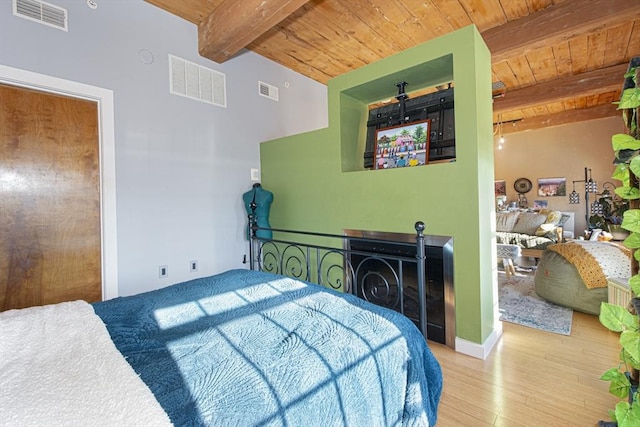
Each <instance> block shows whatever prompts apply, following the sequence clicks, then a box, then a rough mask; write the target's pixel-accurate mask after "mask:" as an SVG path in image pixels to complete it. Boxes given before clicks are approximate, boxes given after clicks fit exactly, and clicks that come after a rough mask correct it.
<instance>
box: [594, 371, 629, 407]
mask: <svg viewBox="0 0 640 427" xmlns="http://www.w3.org/2000/svg"><path fill="white" fill-rule="evenodd" d="M600 379H601V380H604V381H609V382H610V384H609V393H611V394H613V395H614V396H616V397H619V398H620V399H624V398H625V397H627V396H629V390H631V383H630V382H629V379H628V378H627V377H626V376H625V375H624V374H623V373H622V372H620V371H619V370H618V369H617V368H611V369H609V370H608V371H607V372H605V373H604V374H602V376H601V377H600Z"/></svg>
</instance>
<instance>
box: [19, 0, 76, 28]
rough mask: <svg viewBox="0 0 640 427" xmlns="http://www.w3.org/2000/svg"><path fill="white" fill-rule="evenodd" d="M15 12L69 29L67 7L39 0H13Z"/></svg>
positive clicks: (42, 22)
mask: <svg viewBox="0 0 640 427" xmlns="http://www.w3.org/2000/svg"><path fill="white" fill-rule="evenodd" d="M13 14H14V15H15V16H19V17H20V18H24V19H28V20H30V21H35V22H39V23H41V24H44V25H48V26H49V27H54V28H57V29H59V30H63V31H67V19H68V16H67V9H63V8H61V7H59V6H54V5H52V4H50V3H45V2H43V1H37V0H13Z"/></svg>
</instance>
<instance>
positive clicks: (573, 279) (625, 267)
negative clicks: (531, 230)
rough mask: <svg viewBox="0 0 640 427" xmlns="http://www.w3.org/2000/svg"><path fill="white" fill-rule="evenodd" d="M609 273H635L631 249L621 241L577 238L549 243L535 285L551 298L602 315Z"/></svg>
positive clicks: (536, 289)
mask: <svg viewBox="0 0 640 427" xmlns="http://www.w3.org/2000/svg"><path fill="white" fill-rule="evenodd" d="M608 277H616V278H628V277H631V251H630V250H629V249H627V248H625V247H624V246H622V244H618V243H612V242H601V241H587V240H583V241H581V240H574V241H571V242H569V243H559V244H555V245H551V246H548V247H547V249H546V250H545V251H544V252H543V254H542V257H541V258H540V262H539V263H538V266H537V268H536V273H535V277H534V286H535V292H536V294H537V295H538V296H540V297H542V298H544V299H546V300H548V301H550V302H553V303H555V304H558V305H562V306H565V307H569V308H572V309H574V310H577V311H581V312H583V313H588V314H594V315H598V314H599V313H600V304H601V303H602V302H606V301H607V300H608V295H607V283H608V281H607V278H608Z"/></svg>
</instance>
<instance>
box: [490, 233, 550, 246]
mask: <svg viewBox="0 0 640 427" xmlns="http://www.w3.org/2000/svg"><path fill="white" fill-rule="evenodd" d="M496 243H500V244H504V245H518V246H520V247H521V248H523V249H545V248H546V247H547V246H549V245H552V244H554V243H555V240H552V239H549V238H547V237H540V236H532V235H530V234H520V233H505V232H500V231H498V232H496Z"/></svg>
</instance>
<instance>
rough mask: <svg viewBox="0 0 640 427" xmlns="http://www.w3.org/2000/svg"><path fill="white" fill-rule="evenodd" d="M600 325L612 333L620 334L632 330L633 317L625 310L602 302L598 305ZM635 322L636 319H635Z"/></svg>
mask: <svg viewBox="0 0 640 427" xmlns="http://www.w3.org/2000/svg"><path fill="white" fill-rule="evenodd" d="M598 318H599V319H600V323H602V324H603V325H604V326H605V327H606V328H607V329H609V330H610V331H614V332H622V331H625V330H628V329H632V328H633V324H632V323H633V321H634V316H633V315H632V314H631V313H629V311H627V309H626V308H624V307H620V306H619V305H615V304H610V303H608V302H603V303H601V304H600V316H599V317H598ZM636 322H637V319H636Z"/></svg>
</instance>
